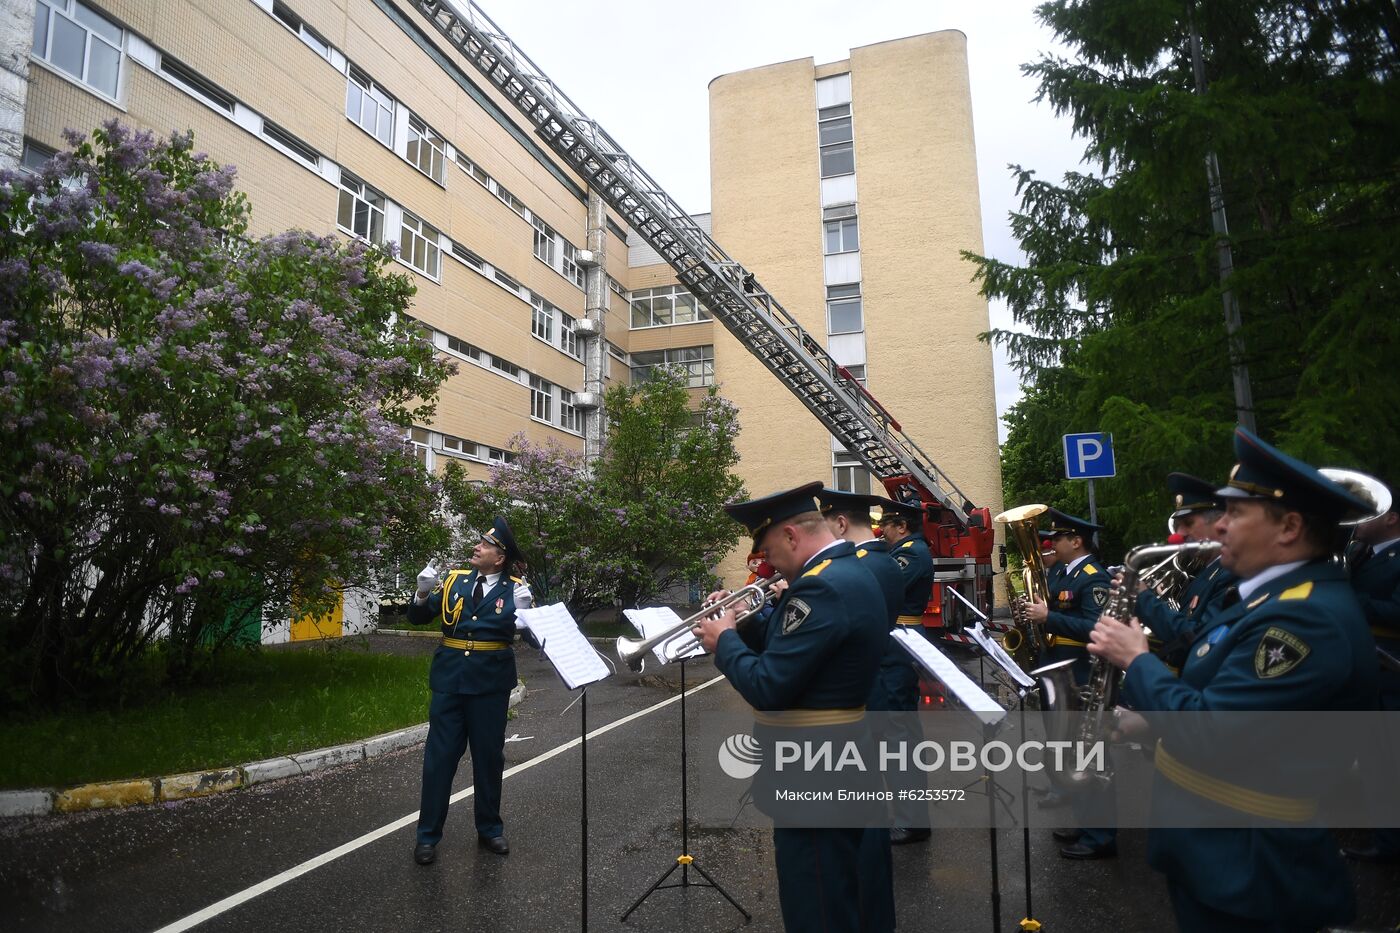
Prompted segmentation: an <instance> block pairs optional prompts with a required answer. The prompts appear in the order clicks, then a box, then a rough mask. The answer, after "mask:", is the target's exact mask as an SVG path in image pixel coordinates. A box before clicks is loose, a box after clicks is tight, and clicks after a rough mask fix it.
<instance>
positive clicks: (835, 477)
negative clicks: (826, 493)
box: [831, 450, 876, 495]
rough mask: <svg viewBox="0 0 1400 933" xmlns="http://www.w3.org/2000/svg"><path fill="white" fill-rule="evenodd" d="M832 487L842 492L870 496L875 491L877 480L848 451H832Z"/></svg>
mask: <svg viewBox="0 0 1400 933" xmlns="http://www.w3.org/2000/svg"><path fill="white" fill-rule="evenodd" d="M831 485H832V488H833V489H839V490H840V491H841V492H855V493H859V494H861V495H870V493H871V491H872V490H873V489H875V488H876V487H875V480H874V477H873V476H871V474H870V471H869V470H867V469H866V468H865V466H864V465H863V464H862V463H861V462H860V460H858V459H857V458H856V456H855V454H853V453H851V452H850V451H848V450H837V451H832V454H831Z"/></svg>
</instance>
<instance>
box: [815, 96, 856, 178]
mask: <svg viewBox="0 0 1400 933" xmlns="http://www.w3.org/2000/svg"><path fill="white" fill-rule="evenodd" d="M842 121H845V122H846V124H847V125H848V126H849V128H850V138H849V139H838V140H836V141H834V142H825V143H824V142H822V141H821V139H822V131H823V130H824V129H827V128H829V127H833V126H835V125H836V124H838V123H840V122H842ZM817 149H818V152H817V164H818V169H819V171H820V174H821V177H822V178H839V177H840V176H842V175H854V174H855V171H856V143H855V123H854V122H853V118H852V116H851V105H850V104H834V105H833V106H830V107H823V108H821V109H820V110H818V111H817ZM842 150H846V151H848V152H849V153H850V162H851V167H850V168H849V169H846V170H844V171H840V172H828V171H827V169H826V159H827V156H828V154H832V153H837V152H840V151H842Z"/></svg>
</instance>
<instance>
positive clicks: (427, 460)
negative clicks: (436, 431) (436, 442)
mask: <svg viewBox="0 0 1400 933" xmlns="http://www.w3.org/2000/svg"><path fill="white" fill-rule="evenodd" d="M408 438H409V443H411V444H412V445H413V456H414V457H415V458H416V459H417V460H418V462H419V463H421V464H423V469H425V470H427V471H428V472H429V473H431V472H432V471H433V465H434V464H433V444H432V439H433V435H432V432H430V431H429V430H428V429H427V428H410V429H409V432H408Z"/></svg>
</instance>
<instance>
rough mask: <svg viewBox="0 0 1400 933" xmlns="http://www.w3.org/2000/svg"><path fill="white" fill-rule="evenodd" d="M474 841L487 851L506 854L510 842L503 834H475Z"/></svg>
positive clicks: (508, 850)
mask: <svg viewBox="0 0 1400 933" xmlns="http://www.w3.org/2000/svg"><path fill="white" fill-rule="evenodd" d="M476 841H477V842H479V843H481V845H482V846H484V847H485V848H486V850H487V851H488V852H494V853H496V854H497V855H506V854H507V853H509V852H510V843H508V842H506V837H505V836H477V837H476Z"/></svg>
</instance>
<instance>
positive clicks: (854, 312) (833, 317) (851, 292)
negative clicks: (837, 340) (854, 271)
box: [826, 283, 865, 334]
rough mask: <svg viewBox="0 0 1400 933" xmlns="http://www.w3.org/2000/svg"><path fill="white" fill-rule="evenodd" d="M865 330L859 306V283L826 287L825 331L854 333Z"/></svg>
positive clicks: (863, 316)
mask: <svg viewBox="0 0 1400 933" xmlns="http://www.w3.org/2000/svg"><path fill="white" fill-rule="evenodd" d="M862 330H865V315H864V314H863V313H862V312H861V307H860V284H859V283H857V284H855V285H828V286H827V287H826V332H827V333H828V334H854V333H858V332H859V331H862Z"/></svg>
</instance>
